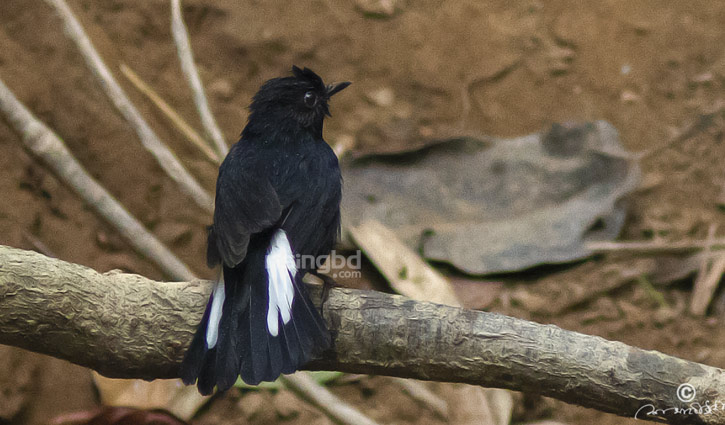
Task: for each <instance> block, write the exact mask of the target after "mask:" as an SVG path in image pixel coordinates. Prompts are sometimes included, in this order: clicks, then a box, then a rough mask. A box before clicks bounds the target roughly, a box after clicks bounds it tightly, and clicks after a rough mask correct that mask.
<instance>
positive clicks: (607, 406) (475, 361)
mask: <svg viewBox="0 0 725 425" xmlns="http://www.w3.org/2000/svg"><path fill="white" fill-rule="evenodd" d="M209 289H210V285H209V284H207V283H205V282H204V281H200V280H196V281H192V282H181V283H166V282H155V281H151V280H149V279H146V278H143V277H141V276H137V275H131V274H123V273H114V272H110V273H105V274H99V273H97V272H95V271H93V270H91V269H89V268H86V267H83V266H79V265H75V264H69V263H66V262H63V261H60V260H55V259H50V258H47V257H45V256H42V255H40V254H36V253H34V252H29V251H23V250H18V249H13V248H8V247H3V246H0V343H3V344H10V345H14V346H18V347H23V348H26V349H29V350H33V351H37V352H41V353H45V354H50V355H53V356H56V357H60V358H63V359H67V360H70V361H72V362H74V363H77V364H80V365H83V366H87V367H90V368H93V369H95V370H97V371H99V372H100V373H102V374H104V375H106V376H109V377H118V378H132V377H134V378H144V379H154V378H171V377H175V376H176V374H177V369H178V366H179V363H180V361H181V358H182V356H183V351H184V348H185V347H186V345H187V344H188V343H189V342H190V340H191V337H192V335H193V332H194V327H195V326H196V324H197V322H198V320H199V319H200V316H201V314H202V313H203V309H204V306H205V304H206V301H207V297H208V293H209ZM312 291H313V298H317V299H319V295H320V291H319V290H317V289H316V288H312ZM323 315H324V317H325V319H326V320H327V322H328V324H329V326H330V328H331V329H332V331H333V335H334V342H335V349H334V351H332V352H329V353H328V354H327V355H326V356H325V357H324V358H323V359H321V360H318V361H315V362H313V363H312V364H310V365H309V366H310V368H313V369H327V370H341V371H348V372H356V373H371V374H380V375H390V376H401V377H410V378H417V379H428V380H436V381H450V382H465V383H469V384H474V385H484V386H488V387H500V388H509V389H513V390H520V391H527V392H533V393H538V394H542V395H545V396H549V397H554V398H557V399H560V400H563V401H566V402H569V403H573V404H578V405H581V406H586V407H591V408H595V409H599V410H602V411H607V412H612V413H616V414H619V415H623V416H634V415H635V414H637V412H638V411H639V414H638V417H639V418H641V419H657V420H663V421H667V422H671V423H706V424H722V423H725V414H724V412H723V408H724V407H725V404H723V403H725V375H724V371H723V370H721V369H717V368H713V367H710V366H705V365H702V364H698V363H694V362H689V361H685V360H681V359H678V358H675V357H671V356H667V355H665V354H662V353H658V352H654V351H645V350H641V349H638V348H634V347H630V346H627V345H625V344H622V343H619V342H612V341H607V340H605V339H603V338H599V337H594V336H588V335H582V334H579V333H576V332H570V331H565V330H562V329H560V328H558V327H556V326H550V325H540V324H536V323H532V322H528V321H524V320H520V319H515V318H511V317H506V316H502V315H498V314H493V313H484V312H477V311H470V310H464V309H460V308H454V307H446V306H442V305H438V304H432V303H426V302H418V301H413V300H410V299H407V298H404V297H400V296H395V295H388V294H382V293H377V292H364V291H357V290H349V289H333V290H331V292H330V295H329V298H328V299H327V301H326V302H325V303H324V306H323ZM683 383H689V384H691V385H692V386H693V387H694V389H695V390H696V391H697V395H696V397H695V399H694V400H693V401H692V402H691V403H684V402H682V401H680V400H678V398H677V388H678V386H679V385H680V384H683ZM693 403H699V405H698V404H693ZM648 405H651V406H652V407H648ZM692 406H694V408H693V409H692V410H690V411H683V410H676V408H680V409H685V408H688V407H692ZM698 406H704V408H702V409H700V410H698ZM655 409H660V410H657V411H655ZM653 412H654V414H653Z"/></svg>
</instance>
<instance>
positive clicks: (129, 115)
mask: <svg viewBox="0 0 725 425" xmlns="http://www.w3.org/2000/svg"><path fill="white" fill-rule="evenodd" d="M45 1H46V2H47V3H48V4H49V5H51V6H52V7H53V8H54V9H55V11H56V13H57V14H58V16H59V17H60V18H61V20H62V21H63V26H64V27H65V32H66V34H67V35H68V37H70V38H71V39H72V40H73V42H74V43H76V45H77V47H78V49H79V50H80V53H81V56H83V59H84V60H85V61H86V64H87V65H88V67H89V68H90V69H91V71H92V72H93V74H94V75H95V76H96V78H97V79H98V81H99V82H100V84H101V87H102V88H103V91H105V92H106V94H107V95H108V98H109V99H110V100H111V102H112V103H113V105H114V106H115V107H116V109H117V110H118V111H119V112H120V113H121V115H123V117H124V118H125V119H126V121H128V123H129V124H130V125H131V126H132V127H133V129H134V130H135V131H136V134H138V137H139V139H141V143H142V144H143V145H144V147H145V148H146V149H147V150H148V151H149V152H151V154H152V155H153V156H154V158H156V161H157V162H158V163H159V165H160V166H161V168H162V169H163V170H164V171H165V172H166V174H168V175H169V177H171V179H173V180H174V181H175V182H176V183H177V184H178V185H179V186H180V187H181V189H182V190H183V191H184V192H185V193H186V194H187V195H189V196H190V197H191V198H192V199H193V200H194V201H195V202H196V203H197V204H198V205H199V206H200V207H201V208H203V209H204V210H205V211H207V212H211V211H212V198H211V196H210V195H209V194H208V193H207V192H206V191H205V190H204V189H203V188H202V187H201V185H199V183H198V182H197V181H196V180H195V179H194V177H193V176H192V175H191V174H189V172H188V171H187V170H186V168H184V166H183V165H182V164H181V162H179V160H178V159H177V158H176V156H175V155H174V153H173V152H171V150H169V148H168V147H167V146H166V145H165V144H164V143H163V142H162V141H161V140H160V139H159V138H158V136H156V133H154V131H153V130H152V129H151V127H150V126H149V125H148V123H147V122H146V120H144V118H143V116H142V115H141V113H139V112H138V110H137V109H136V108H135V107H134V106H133V104H132V103H131V101H130V100H129V99H128V96H126V93H124V91H123V89H121V86H119V85H118V82H116V79H115V78H114V77H113V75H112V74H111V71H110V70H109V69H108V67H107V66H106V64H105V63H103V60H102V59H101V57H100V55H99V54H98V52H97V51H96V49H95V48H94V47H93V44H92V43H91V41H90V39H89V38H88V36H87V35H86V33H85V31H84V30H83V27H82V26H81V24H80V22H78V19H77V18H76V17H75V15H74V14H73V11H71V9H70V7H68V4H67V3H66V2H65V0H45Z"/></svg>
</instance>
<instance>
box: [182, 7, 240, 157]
mask: <svg viewBox="0 0 725 425" xmlns="http://www.w3.org/2000/svg"><path fill="white" fill-rule="evenodd" d="M171 33H172V34H173V36H174V42H175V43H176V51H177V52H178V54H179V61H180V62H181V69H182V70H183V71H184V75H185V76H186V80H187V81H188V83H189V87H190V88H191V91H192V93H193V94H194V103H195V104H196V109H197V110H198V111H199V117H200V118H201V124H202V126H204V131H205V132H206V134H207V136H208V137H209V138H210V139H211V140H212V141H213V142H214V144H215V145H216V149H217V151H218V153H219V156H220V157H222V158H223V157H224V156H226V154H227V152H228V151H229V147H228V146H227V144H226V142H225V141H224V136H223V135H222V132H221V130H220V129H219V126H218V125H217V123H216V120H215V119H214V115H213V114H212V113H211V110H210V109H209V103H208V102H207V100H206V95H205V94H204V86H203V85H202V84H201V78H200V77H199V72H198V70H197V68H196V65H195V64H194V55H193V54H192V52H191V43H190V42H189V34H188V32H187V30H186V25H184V18H183V16H182V14H181V1H180V0H171Z"/></svg>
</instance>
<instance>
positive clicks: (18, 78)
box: [0, 0, 725, 424]
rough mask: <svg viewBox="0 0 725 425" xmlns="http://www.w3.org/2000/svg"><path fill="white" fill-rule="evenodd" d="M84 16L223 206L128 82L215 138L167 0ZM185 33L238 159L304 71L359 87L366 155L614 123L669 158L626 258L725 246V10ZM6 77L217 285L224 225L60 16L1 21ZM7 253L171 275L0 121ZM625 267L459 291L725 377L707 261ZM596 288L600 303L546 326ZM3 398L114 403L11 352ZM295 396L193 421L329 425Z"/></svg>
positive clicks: (357, 21)
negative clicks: (263, 94)
mask: <svg viewBox="0 0 725 425" xmlns="http://www.w3.org/2000/svg"><path fill="white" fill-rule="evenodd" d="M69 5H70V6H71V8H72V9H73V11H74V13H75V14H76V15H77V17H78V18H79V20H80V21H81V23H82V24H83V26H84V27H85V29H86V31H87V32H88V35H89V37H90V38H91V40H92V41H93V43H94V45H95V46H96V48H97V49H98V51H99V53H100V54H101V56H102V57H103V59H104V60H105V61H106V63H107V64H108V66H109V67H110V68H111V70H112V72H113V73H114V74H115V75H116V78H117V79H118V80H119V82H120V83H121V85H122V86H123V87H124V89H125V90H126V92H127V93H128V94H129V96H130V97H131V99H132V100H133V101H134V103H135V104H136V105H137V106H138V107H139V109H140V111H141V112H142V113H143V114H144V116H145V117H146V119H147V120H148V121H149V123H150V124H151V126H152V127H153V128H154V130H155V131H156V132H157V133H158V135H159V136H160V137H161V139H163V140H164V141H165V142H166V143H168V144H169V146H170V147H171V148H172V150H173V151H174V152H175V153H176V154H177V155H178V156H179V158H180V159H181V160H182V162H183V164H184V165H185V166H187V168H188V169H189V170H190V171H191V173H192V174H194V175H195V176H197V178H198V179H199V181H200V182H201V183H202V185H203V186H204V187H205V188H206V189H208V190H209V191H212V190H213V187H214V182H215V179H216V171H217V168H216V165H214V164H211V163H210V162H209V161H206V160H205V159H204V158H202V157H201V155H200V154H199V153H198V151H197V150H195V148H193V147H192V146H191V145H190V144H189V143H188V142H186V141H185V140H184V139H183V136H181V135H180V133H178V131H177V130H176V129H175V128H174V127H173V126H171V125H170V124H169V122H168V120H167V119H166V118H165V117H164V116H163V115H162V114H161V113H160V112H159V110H158V109H157V108H156V107H155V106H154V105H153V104H152V103H151V102H149V101H148V99H147V98H146V97H144V96H143V95H142V94H141V93H140V92H139V91H138V90H137V89H135V88H134V86H133V85H131V84H130V83H129V81H128V80H127V79H125V78H124V77H123V76H122V74H121V73H120V71H119V67H120V65H121V64H122V63H123V64H126V65H127V66H128V67H130V68H131V69H133V70H134V71H135V72H136V73H137V74H138V75H139V76H140V78H141V79H142V80H144V81H145V82H146V83H147V84H149V85H150V86H152V87H153V88H154V89H155V90H156V91H157V92H158V93H159V94H160V95H161V96H162V97H163V98H164V99H165V100H166V101H167V102H169V104H171V105H172V107H173V108H174V109H176V110H177V111H178V112H179V114H180V115H181V116H182V118H183V119H184V120H186V121H187V122H188V123H190V124H191V125H192V126H194V127H196V128H200V124H199V119H198V115H197V113H196V109H195V106H194V103H193V101H192V97H191V94H190V91H189V89H188V85H187V83H186V81H185V79H184V76H183V74H182V72H181V69H180V67H179V61H178V57H177V53H176V49H175V47H174V43H173V39H172V36H171V32H170V6H169V2H168V1H161V0H151V1H148V0H127V1H116V0H111V1H103V2H95V1H84V0H69ZM183 16H184V19H185V21H186V24H187V26H188V30H189V35H190V38H191V43H192V47H193V50H194V55H195V59H196V63H197V65H198V67H199V71H200V74H201V79H202V81H203V83H204V85H205V87H206V91H207V95H208V97H209V102H210V106H211V109H212V111H213V112H214V114H215V116H216V118H217V121H218V123H219V125H220V127H221V129H222V131H223V133H224V136H225V138H226V139H227V140H228V141H229V142H230V143H231V142H233V141H236V140H237V137H238V135H239V133H240V132H241V130H242V128H243V126H244V124H245V122H246V116H247V109H246V108H247V106H248V104H249V102H250V98H251V96H252V95H253V94H254V93H255V92H256V90H257V89H258V88H259V86H260V85H261V84H262V83H263V82H264V81H266V80H267V79H269V78H272V77H277V76H282V75H287V74H288V73H289V69H290V67H291V65H292V64H296V65H298V66H307V67H310V68H311V69H313V70H315V71H316V72H317V73H319V74H320V75H321V76H322V77H323V78H324V79H325V81H326V82H331V81H352V82H353V85H352V86H351V87H350V88H348V89H347V90H345V91H344V92H342V93H341V94H340V95H338V96H336V97H335V98H334V99H333V100H332V102H331V111H332V115H333V116H332V118H331V119H328V120H327V121H326V127H325V138H326V140H327V141H328V142H329V143H330V144H333V145H335V144H338V143H342V144H344V145H345V146H346V147H347V148H349V149H350V150H351V151H352V152H355V153H357V154H366V153H380V152H399V151H405V150H409V149H412V148H414V147H417V146H420V145H421V143H422V142H423V141H425V140H431V139H436V138H447V137H452V136H455V135H457V134H469V133H476V134H485V135H490V136H496V137H501V138H511V137H516V136H523V135H526V134H530V133H534V132H538V131H542V130H545V129H547V128H549V127H550V126H551V124H552V123H556V122H570V121H593V120H599V119H603V120H607V121H609V122H610V123H611V124H613V125H614V127H615V128H616V129H617V130H618V131H619V134H620V138H621V143H622V145H623V146H624V147H625V148H626V149H627V150H628V151H630V152H648V151H651V150H656V152H654V153H652V154H651V155H647V156H645V157H643V158H642V160H641V162H640V164H639V165H640V167H641V169H642V175H641V180H640V183H639V186H638V188H637V189H636V190H635V191H633V192H632V193H631V194H630V196H629V198H628V206H627V219H626V221H625V224H624V227H623V230H622V232H621V234H620V239H622V240H636V241H642V240H648V241H662V242H663V243H664V244H667V243H674V242H678V241H683V240H692V239H698V240H703V239H706V238H707V237H708V234H710V235H711V236H713V237H717V236H718V235H720V238H722V235H725V167H723V161H725V143H723V129H724V128H725V127H724V126H723V122H724V115H723V102H724V101H725V99H724V98H723V94H724V93H725V91H724V90H723V86H724V85H725V48H723V46H725V3H724V2H722V1H718V0H708V1H688V2H683V1H678V0H672V1H662V0H650V1H638V2H625V1H608V0H605V1H601V2H580V1H564V0H552V1H546V2H544V1H521V2H509V1H503V0H501V1H485V2H479V1H456V2H442V1H402V0H378V1H376V0H353V1H348V2H335V1H332V0H318V1H312V0H310V1H296V2H286V1H264V2H262V1H248V0H241V1H239V0H234V1H233V0H187V1H185V2H184V3H183ZM0 77H1V78H2V79H3V81H4V82H5V83H6V84H7V85H8V86H9V87H10V88H11V89H12V90H13V91H14V93H15V94H16V96H17V97H18V98H19V99H20V100H21V101H22V102H24V103H25V104H26V105H27V106H28V107H29V108H30V109H31V110H32V112H33V113H35V114H36V115H37V116H38V117H39V118H40V119H41V120H42V121H43V122H45V123H46V124H47V125H48V126H49V127H51V128H52V129H54V130H55V131H56V132H57V134H58V135H59V136H60V137H62V138H63V140H64V141H65V143H66V144H67V146H68V147H69V148H70V150H71V151H72V152H73V154H74V155H75V156H76V158H77V159H78V160H79V161H80V162H81V163H82V164H83V165H84V166H85V167H86V168H87V170H88V171H89V172H90V173H91V174H92V175H93V177H94V178H96V179H97V180H98V181H99V182H101V183H102V184H103V185H104V186H105V187H106V188H107V189H108V190H109V191H110V192H111V193H112V194H113V195H114V196H115V197H116V198H117V199H118V200H119V201H120V202H121V203H122V204H123V205H125V206H126V208H127V209H128V210H129V211H130V212H131V213H132V214H134V215H135V216H136V217H137V218H139V219H140V220H141V221H142V222H143V224H144V225H145V226H146V227H147V228H149V229H150V230H151V231H152V232H153V233H154V234H155V235H157V236H158V237H159V238H160V239H161V240H162V241H163V242H164V243H165V244H167V246H169V247H170V248H171V249H172V250H173V251H174V253H176V254H177V255H178V256H179V257H180V258H181V259H182V260H183V261H185V262H186V263H187V264H188V265H189V266H190V267H191V268H192V269H193V271H194V272H195V273H197V274H198V275H200V276H203V277H212V273H211V272H210V271H209V270H208V269H207V268H206V266H205V263H204V261H205V242H206V233H205V226H206V225H207V224H209V222H210V219H209V216H208V213H207V212H205V211H203V210H202V209H200V208H199V207H197V206H196V205H195V204H194V203H193V202H191V201H190V200H189V198H187V197H186V196H185V195H183V194H182V193H181V192H180V191H179V190H178V188H177V186H176V185H175V184H174V183H173V182H172V181H171V180H170V179H169V178H168V177H167V176H166V175H165V174H164V172H163V171H162V170H161V168H160V167H159V166H158V164H157V163H156V161H155V160H154V159H153V158H152V157H151V156H150V155H149V154H148V153H147V151H146V150H144V148H143V147H142V145H141V144H140V143H139V142H138V139H137V138H136V135H135V133H133V131H132V130H131V129H130V128H129V126H128V125H127V123H126V122H125V121H124V120H123V118H122V117H120V116H119V114H118V113H117V112H116V110H115V109H114V108H113V106H112V105H111V104H110V102H109V100H108V98H107V97H106V95H105V94H104V93H103V91H102V90H101V89H100V87H99V84H98V83H97V81H96V80H95V79H94V77H93V75H92V73H91V72H90V71H89V70H88V68H87V67H86V65H85V63H84V61H83V60H82V58H81V56H80V55H79V53H78V50H77V48H76V47H75V45H74V44H73V43H72V42H71V41H70V40H69V39H68V38H67V37H66V36H65V35H64V33H63V29H62V24H61V21H60V20H59V19H58V18H57V16H56V15H55V14H54V12H53V10H52V8H51V7H49V6H48V5H47V4H46V3H44V2H40V1H26V0H3V1H2V2H0ZM661 147H664V148H662V149H660V148H661ZM0 243H2V244H5V245H10V246H13V247H18V248H24V249H35V250H41V251H45V253H50V254H52V255H54V256H56V257H58V258H60V259H63V260H66V261H70V262H75V263H80V264H83V265H87V266H90V267H92V268H94V269H96V270H99V271H108V270H111V269H121V270H124V271H129V272H134V273H139V274H142V275H145V276H147V277H150V278H154V279H163V278H164V275H163V273H162V272H161V271H160V270H159V269H158V268H157V267H156V266H155V265H154V264H153V263H152V262H150V261H148V260H146V259H144V258H142V257H140V256H139V255H137V254H136V253H135V252H134V251H133V250H132V249H131V248H130V247H129V245H128V244H127V243H126V242H125V241H124V240H123V239H122V238H121V237H120V236H119V235H118V234H117V233H116V232H115V230H114V229H113V228H112V227H110V226H109V225H107V224H106V223H105V222H104V221H103V220H101V219H100V218H98V217H97V216H96V215H95V214H94V213H93V211H92V210H90V209H89V208H87V207H86V206H85V205H84V203H83V202H82V201H81V200H80V199H79V198H78V197H77V196H76V195H75V193H74V192H72V191H71V190H70V189H68V188H67V187H66V186H64V185H63V184H62V183H60V182H59V181H58V180H57V179H56V178H55V177H54V175H53V174H52V173H51V172H49V171H48V170H47V169H46V168H45V167H44V166H43V165H42V164H40V163H39V162H37V161H36V160H34V159H33V158H32V157H31V156H30V155H29V154H28V153H27V151H26V150H24V148H23V145H22V144H21V142H20V139H19V137H18V136H17V135H16V134H15V133H14V132H13V130H12V128H11V127H9V126H8V125H7V124H6V123H5V122H4V121H2V120H0ZM619 255H620V256H619V257H617V255H616V254H612V255H605V256H595V257H592V258H590V259H589V260H587V261H584V262H580V263H578V264H576V265H573V266H572V265H569V266H556V267H553V266H550V267H544V268H541V267H539V268H535V269H533V270H528V271H526V272H519V273H516V274H513V275H505V276H499V275H496V276H493V277H490V276H489V277H487V278H480V277H479V278H474V277H471V276H467V275H465V274H463V273H460V272H456V271H453V270H448V271H447V274H448V275H449V276H450V278H451V281H452V282H453V284H454V288H455V289H456V291H457V293H458V295H459V298H462V299H465V300H466V303H464V304H466V307H470V308H478V309H485V310H488V311H495V312H500V313H504V314H508V315H513V316H516V317H521V318H525V319H529V320H535V321H537V322H541V323H554V324H557V325H559V326H561V327H563V328H565V329H570V330H576V331H580V332H583V333H587V334H594V335H600V336H603V337H605V338H608V339H614V340H619V341H623V342H625V343H628V344H631V345H635V346H638V347H642V348H646V349H656V350H659V351H663V352H665V353H668V354H672V355H676V356H678V357H682V358H685V359H688V360H693V361H698V362H702V363H706V364H709V365H713V366H717V367H721V368H722V367H725V352H724V351H723V350H721V349H720V347H722V346H725V330H724V329H725V328H724V327H723V326H722V322H723V314H725V297H722V296H721V295H720V293H719V292H717V293H716V294H715V295H714V296H713V298H712V303H711V304H710V308H709V309H708V310H707V314H705V315H701V314H700V315H696V314H690V313H689V312H688V306H689V304H690V299H691V296H692V288H693V283H694V282H695V281H696V280H697V276H698V274H697V271H698V267H700V266H701V263H697V262H696V263H695V266H694V268H692V269H687V270H684V269H683V267H685V266H684V265H683V264H685V263H686V260H689V259H688V258H684V257H682V256H679V257H678V258H675V259H672V258H670V257H667V258H664V257H657V258H654V261H659V263H657V264H670V265H671V264H674V267H675V268H677V269H678V270H681V271H682V270H684V271H686V272H688V273H682V274H681V275H678V276H676V277H672V278H670V279H666V278H665V279H661V280H662V281H663V282H665V283H664V284H660V285H658V286H653V285H652V284H650V283H649V282H645V283H642V282H641V281H639V280H638V279H633V276H636V277H638V276H640V275H641V274H646V272H648V271H652V266H651V264H650V265H649V266H642V265H641V264H639V263H636V264H635V263H631V262H630V263H627V262H626V261H628V260H629V257H627V256H626V255H624V254H619ZM721 255H722V254H721ZM625 257H626V258H625ZM683 258H684V259H683ZM649 260H652V258H651V257H650V258H649ZM649 260H648V261H649ZM663 262H664V263H663ZM688 264H689V263H688ZM366 267H367V269H365V270H364V274H363V278H361V279H349V280H345V281H344V284H346V285H350V286H356V287H362V288H375V289H381V290H388V288H387V287H386V286H385V281H384V279H382V278H381V277H380V276H379V275H377V274H376V271H375V270H374V268H372V267H370V266H369V264H367V265H366ZM638 267H644V269H643V270H640V269H639V268H638ZM647 267H649V268H647ZM658 267H659V266H658ZM690 271H691V272H692V273H689V272H690ZM612 273H614V275H616V276H619V278H616V277H615V278H613V279H614V281H609V283H603V284H602V285H604V286H606V290H601V288H599V289H598V287H597V282H592V283H590V286H588V287H587V286H583V287H582V286H578V283H580V282H581V280H582V277H583V276H602V279H607V278H611V276H612ZM617 279H619V280H617ZM562 288H564V289H562ZM576 288H579V289H576ZM577 290H578V291H580V292H579V295H581V293H582V292H583V293H587V292H592V293H596V294H595V295H592V296H591V297H581V296H580V298H577V299H576V300H577V301H576V302H572V303H570V304H566V303H564V304H558V305H557V306H558V307H557V308H556V309H549V310H547V308H546V306H547V305H551V302H553V301H552V300H560V299H561V298H562V297H564V298H566V297H567V296H568V295H570V294H571V293H572V291H577ZM597 291H598V292H597ZM0 388H2V391H0V422H1V423H17V424H40V423H46V422H47V421H48V420H49V419H50V418H53V417H55V416H57V415H59V414H61V413H66V412H71V411H82V410H88V409H93V408H95V407H97V406H99V405H100V401H99V398H98V394H97V390H96V389H94V384H93V380H92V377H91V374H90V372H89V371H88V370H85V369H82V368H79V367H76V366H72V365H70V364H68V363H66V362H63V361H60V360H54V359H50V358H46V357H42V356H39V355H28V354H27V353H25V352H22V351H20V350H17V349H10V348H6V347H0ZM329 388H330V389H331V390H332V391H333V392H335V393H336V394H338V395H340V396H341V397H343V398H344V399H346V400H347V401H348V402H350V403H352V404H353V405H355V406H356V407H358V408H360V409H361V410H362V411H364V412H365V413H366V414H368V415H369V416H371V417H373V418H374V419H376V420H378V421H380V422H381V423H416V424H417V423H430V424H438V423H463V422H464V421H463V419H461V420H460V421H458V420H456V418H455V417H453V418H449V419H448V420H443V419H441V418H439V417H436V416H435V415H434V414H432V413H431V412H430V411H429V410H426V409H421V408H419V406H418V405H417V404H416V403H415V402H414V401H413V400H411V399H410V398H409V397H408V396H407V395H406V394H405V393H404V392H403V391H402V390H401V389H400V388H398V387H395V386H394V385H391V384H390V382H389V380H388V378H380V377H376V378H368V377H357V378H356V379H348V380H347V381H345V380H343V381H341V382H338V383H336V384H335V383H333V384H331V385H330V386H329ZM431 388H432V389H433V390H434V392H435V391H437V390H436V388H437V387H436V385H432V386H431ZM438 392H439V396H441V397H443V398H445V397H446V394H445V391H438ZM292 397H293V396H291V395H290V394H288V393H286V392H285V391H276V392H268V391H260V392H257V391H251V392H250V391H247V392H238V391H232V392H230V393H228V394H226V395H224V396H222V397H219V398H217V399H215V400H214V401H213V402H212V403H211V405H210V406H209V407H208V408H207V409H205V410H203V411H202V412H200V413H199V414H197V416H195V417H194V419H193V420H192V423H196V424H212V423H229V424H235V423H247V422H250V423H279V422H282V423H288V424H302V423H305V424H307V423H329V419H328V418H326V417H325V416H324V415H322V414H321V413H319V412H317V411H316V410H315V409H313V408H311V407H308V406H306V405H304V404H303V403H301V402H297V401H295V400H293V399H291V398H292ZM515 400H516V403H515V408H514V413H513V414H514V419H513V423H523V422H529V421H535V420H544V419H550V420H554V421H557V422H560V423H569V424H577V423H600V424H614V423H628V422H627V420H626V419H622V418H618V417H616V416H612V415H608V414H604V413H600V412H596V411H593V410H588V409H583V408H579V407H575V406H571V405H567V404H564V403H561V402H558V401H555V400H550V399H545V398H541V397H537V396H536V395H525V396H517V397H516V398H515ZM448 401H449V403H451V405H452V406H453V405H455V403H458V402H459V401H456V400H448ZM255 406H256V407H255ZM269 406H273V407H274V408H269ZM632 423H634V422H633V421H632Z"/></svg>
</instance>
